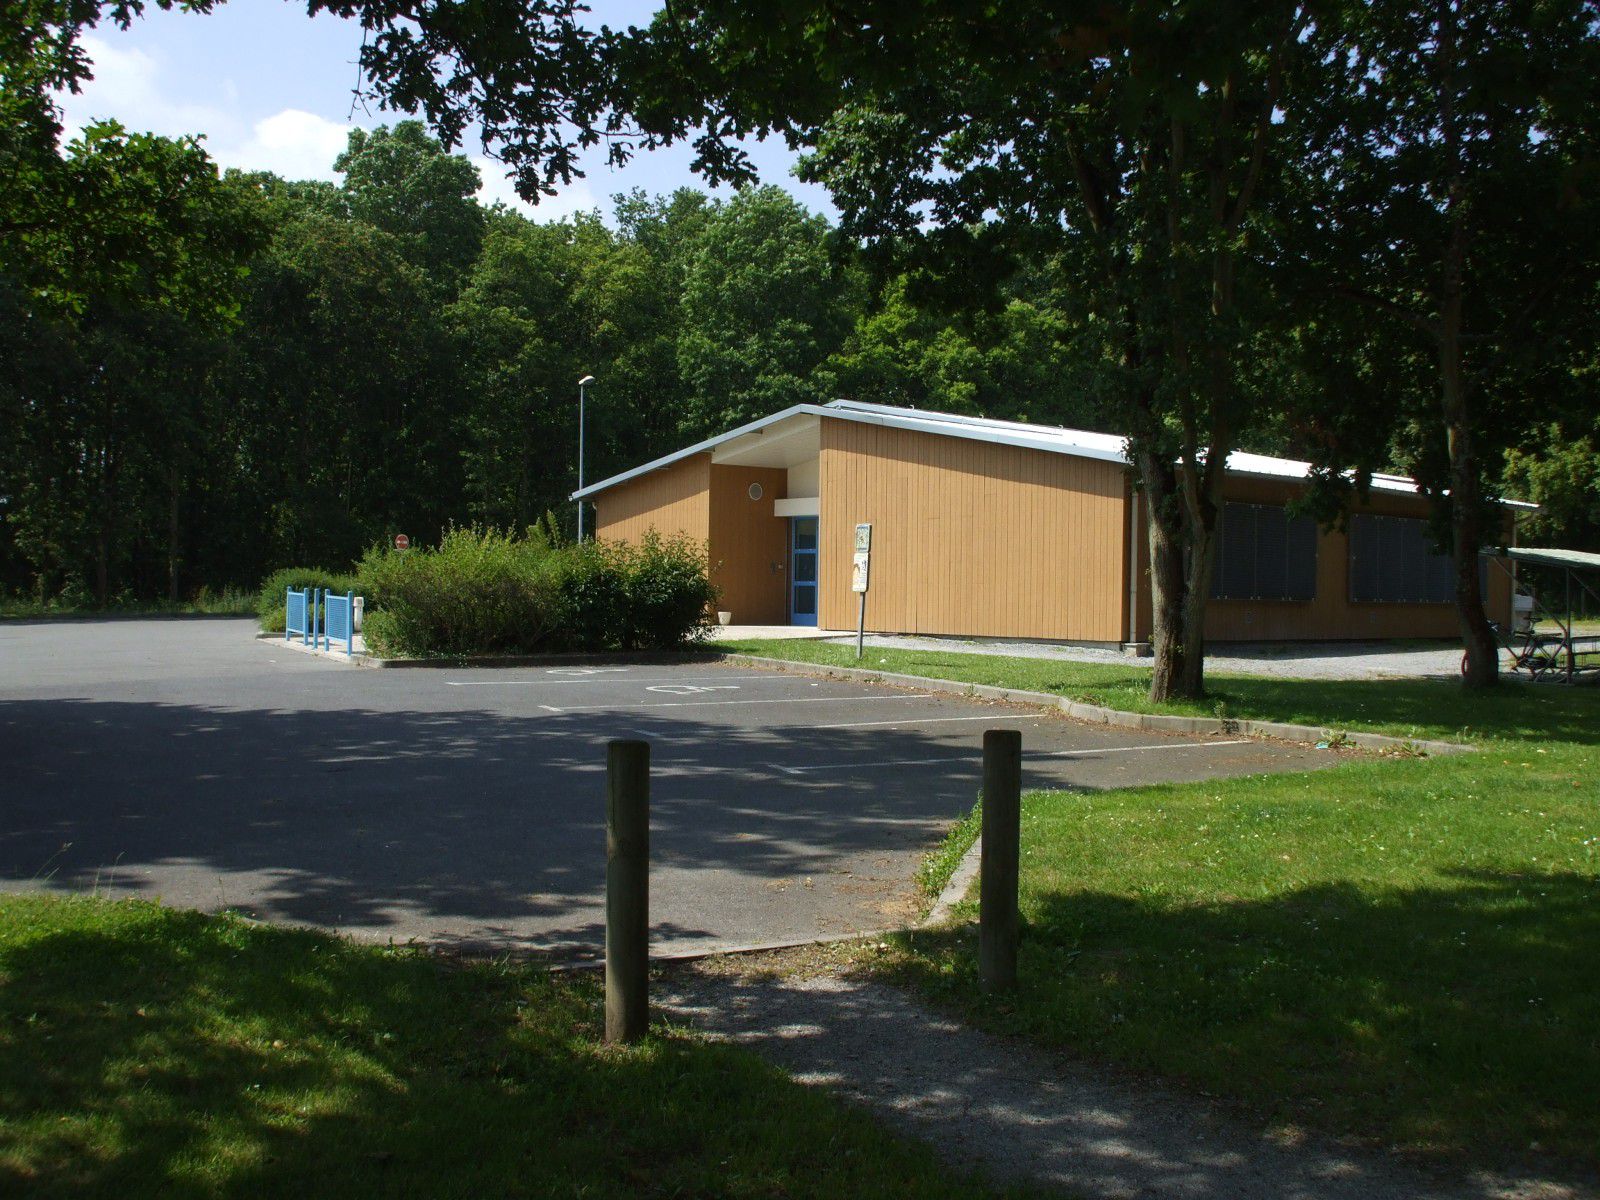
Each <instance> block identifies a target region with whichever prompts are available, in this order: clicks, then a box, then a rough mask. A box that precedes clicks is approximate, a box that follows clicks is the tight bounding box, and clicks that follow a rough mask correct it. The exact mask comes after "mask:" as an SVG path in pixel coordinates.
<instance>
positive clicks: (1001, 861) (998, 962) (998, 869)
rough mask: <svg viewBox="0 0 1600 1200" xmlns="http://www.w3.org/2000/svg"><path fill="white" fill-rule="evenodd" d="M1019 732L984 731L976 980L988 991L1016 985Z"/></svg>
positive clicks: (1019, 797) (1019, 777)
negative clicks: (981, 845) (981, 844)
mask: <svg viewBox="0 0 1600 1200" xmlns="http://www.w3.org/2000/svg"><path fill="white" fill-rule="evenodd" d="M1021 847H1022V734H1021V732H1019V731H1018V730H1015V729H989V730H985V731H984V734H983V849H982V850H981V852H980V855H979V875H978V983H979V984H980V986H981V987H982V988H983V990H984V991H986V992H1002V991H1010V990H1011V989H1012V988H1014V987H1016V986H1017V943H1018V941H1019V940H1020V938H1021V931H1022V919H1021V917H1020V916H1019V915H1018V912H1017V871H1018V868H1019V866H1020V864H1021V857H1022V848H1021Z"/></svg>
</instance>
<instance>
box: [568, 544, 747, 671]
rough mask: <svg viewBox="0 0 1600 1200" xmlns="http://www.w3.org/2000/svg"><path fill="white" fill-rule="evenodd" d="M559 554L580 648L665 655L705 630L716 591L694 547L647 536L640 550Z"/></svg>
mask: <svg viewBox="0 0 1600 1200" xmlns="http://www.w3.org/2000/svg"><path fill="white" fill-rule="evenodd" d="M561 557H562V559H563V561H564V569H563V571H562V574H561V586H562V591H563V593H564V594H565V596H566V599H567V611H568V616H569V619H570V622H571V633H572V639H573V641H574V643H575V644H576V645H577V646H578V647H579V648H581V649H584V650H669V649H673V648H675V647H678V646H685V645H693V644H696V643H698V642H701V641H703V640H705V638H706V636H707V634H708V633H709V631H710V625H709V616H710V611H711V609H712V608H713V607H714V606H715V604H716V601H717V591H716V589H715V588H714V587H713V586H712V585H711V580H710V577H709V574H708V571H707V565H706V555H705V551H704V550H703V549H702V548H701V546H700V544H699V543H697V542H695V541H693V540H691V539H689V538H687V537H684V536H682V535H677V536H673V537H669V538H663V537H661V536H660V535H659V534H657V533H655V532H654V531H651V532H649V533H646V534H645V535H644V538H643V540H642V541H641V543H640V544H639V545H637V546H634V545H629V544H626V543H622V542H585V543H583V544H582V545H580V546H572V547H568V548H566V549H565V550H564V551H563V552H562V556H561Z"/></svg>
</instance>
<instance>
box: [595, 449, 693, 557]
mask: <svg viewBox="0 0 1600 1200" xmlns="http://www.w3.org/2000/svg"><path fill="white" fill-rule="evenodd" d="M710 481H711V455H709V454H696V455H694V456H693V457H692V458H686V459H684V460H682V461H681V462H675V463H673V464H672V465H671V466H670V467H663V468H662V469H661V470H659V471H651V472H650V473H649V474H646V475H641V476H639V477H638V478H637V479H630V480H628V482H627V483H619V484H618V485H617V486H616V487H612V488H607V489H606V490H605V491H603V492H601V493H600V494H599V495H598V496H596V497H594V535H595V537H596V538H605V539H607V540H609V541H615V542H632V543H634V544H635V545H637V544H638V541H639V539H640V538H641V537H643V536H644V534H645V532H646V531H647V530H650V529H655V530H657V531H658V532H660V533H662V534H674V533H681V534H684V535H686V536H688V537H691V538H693V539H694V540H695V541H697V542H706V541H708V540H709V539H710V537H711V486H710Z"/></svg>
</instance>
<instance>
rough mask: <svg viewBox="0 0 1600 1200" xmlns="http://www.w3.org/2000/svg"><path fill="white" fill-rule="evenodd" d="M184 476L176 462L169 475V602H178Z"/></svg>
mask: <svg viewBox="0 0 1600 1200" xmlns="http://www.w3.org/2000/svg"><path fill="white" fill-rule="evenodd" d="M182 484H183V476H182V475H181V474H180V473H179V471H178V468H177V465H176V464H174V465H173V466H172V467H171V469H170V470H169V472H168V476H167V602H168V603H169V604H177V603H178V575H179V564H180V562H181V560H182V532H183V525H182V521H181V515H182V514H181V511H180V509H181V499H182V490H183V487H182Z"/></svg>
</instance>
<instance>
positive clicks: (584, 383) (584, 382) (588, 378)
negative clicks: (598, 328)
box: [578, 375, 594, 542]
mask: <svg viewBox="0 0 1600 1200" xmlns="http://www.w3.org/2000/svg"><path fill="white" fill-rule="evenodd" d="M593 382H594V376H593V375H585V376H584V377H583V378H582V379H580V380H578V490H579V491H580V492H581V491H583V400H584V396H583V389H584V388H586V387H588V386H589V385H590V384H591V383H593ZM578 541H580V542H582V541H583V498H582V497H581V496H580V497H579V498H578Z"/></svg>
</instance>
